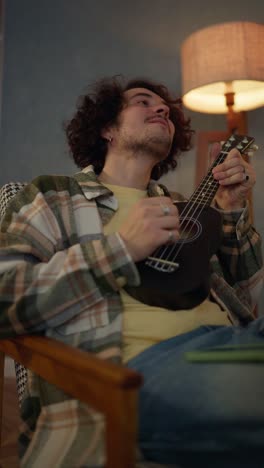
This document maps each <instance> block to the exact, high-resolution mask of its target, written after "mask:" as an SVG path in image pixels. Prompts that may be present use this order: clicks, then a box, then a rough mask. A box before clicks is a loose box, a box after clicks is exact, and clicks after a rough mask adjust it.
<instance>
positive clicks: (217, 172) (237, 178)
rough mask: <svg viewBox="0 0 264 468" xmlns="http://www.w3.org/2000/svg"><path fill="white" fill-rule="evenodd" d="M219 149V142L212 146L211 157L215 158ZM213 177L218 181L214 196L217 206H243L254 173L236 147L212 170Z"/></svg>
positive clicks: (235, 207) (236, 207) (232, 207)
mask: <svg viewBox="0 0 264 468" xmlns="http://www.w3.org/2000/svg"><path fill="white" fill-rule="evenodd" d="M220 151H221V145H220V143H215V144H214V145H213V146H212V150H211V158H212V159H215V158H216V157H217V155H218V154H219V152H220ZM212 173H213V176H214V179H215V180H217V181H218V182H219V189H218V191H217V194H216V196H215V199H216V202H217V204H218V205H219V208H222V209H223V210H226V211H232V210H237V209H241V208H244V206H245V202H246V199H247V197H248V195H249V192H250V190H251V189H252V187H253V186H254V184H255V182H256V173H255V171H254V169H253V167H252V165H251V164H249V163H247V162H246V161H245V160H244V159H243V158H242V156H241V154H240V153H239V151H238V150H237V149H236V148H233V149H232V150H231V151H230V152H229V153H228V155H227V157H226V159H225V161H224V162H223V163H221V164H219V165H217V166H216V167H214V169H213V170H212Z"/></svg>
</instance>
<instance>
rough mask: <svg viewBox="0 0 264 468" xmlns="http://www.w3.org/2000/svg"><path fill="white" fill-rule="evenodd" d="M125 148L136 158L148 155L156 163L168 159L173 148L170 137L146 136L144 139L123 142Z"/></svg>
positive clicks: (128, 139)
mask: <svg viewBox="0 0 264 468" xmlns="http://www.w3.org/2000/svg"><path fill="white" fill-rule="evenodd" d="M123 148H124V149H125V150H126V151H129V152H131V153H132V154H133V156H134V157H138V156H141V155H147V156H149V157H151V158H153V159H154V160H155V161H157V162H159V161H163V160H164V159H166V157H167V156H168V154H169V152H170V148H171V138H170V137H169V135H159V136H157V135H155V136H145V138H144V139H141V140H140V139H138V140H137V139H135V138H133V139H132V138H131V139H130V138H127V139H125V140H123Z"/></svg>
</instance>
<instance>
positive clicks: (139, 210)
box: [118, 197, 179, 262]
mask: <svg viewBox="0 0 264 468" xmlns="http://www.w3.org/2000/svg"><path fill="white" fill-rule="evenodd" d="M118 232H119V234H120V236H121V238H122V239H123V241H124V242H125V245H126V248H127V250H128V252H129V253H130V255H131V257H132V259H133V260H134V262H138V261H140V260H143V259H144V258H146V257H147V256H148V255H150V254H152V253H153V252H154V250H155V249H156V248H158V247H160V246H161V245H164V244H168V243H174V242H176V241H177V239H178V238H179V212H178V210H177V208H176V206H175V205H174V204H173V202H172V200H171V199H170V198H169V197H150V198H144V199H142V200H140V201H139V202H137V203H135V205H134V206H133V208H132V209H131V210H130V212H129V214H128V217H127V219H126V221H125V222H124V223H123V224H122V226H121V227H120V229H119V231H118Z"/></svg>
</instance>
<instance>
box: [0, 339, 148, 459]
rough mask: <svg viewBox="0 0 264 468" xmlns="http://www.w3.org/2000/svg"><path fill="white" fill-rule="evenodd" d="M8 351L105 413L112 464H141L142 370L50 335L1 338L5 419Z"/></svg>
mask: <svg viewBox="0 0 264 468" xmlns="http://www.w3.org/2000/svg"><path fill="white" fill-rule="evenodd" d="M5 356H10V357H11V358H12V359H14V360H15V361H17V362H19V363H21V364H22V365H23V366H25V367H26V368H29V369H31V370H32V371H34V372H36V373H37V374H38V375H40V376H41V377H43V378H44V379H45V380H47V381H48V382H50V383H51V384H54V385H56V386H57V387H59V388H60V389H62V390H64V391H65V392H66V393H68V394H70V395H72V396H73V397H74V398H78V399H79V400H81V401H83V402H85V403H88V404H89V405H91V406H92V407H94V408H95V409H97V410H98V411H100V412H102V413H103V414H104V415H105V418H106V455H107V462H106V467H107V468H124V467H126V468H132V467H134V466H135V463H136V462H135V447H136V434H137V393H138V392H137V390H138V388H139V386H140V385H141V383H142V376H141V375H140V374H138V373H136V372H134V371H133V370H130V369H127V368H126V367H122V366H118V365H115V364H112V363H110V362H106V361H103V360H101V359H99V358H96V357H95V356H94V355H92V354H89V353H87V352H84V351H81V350H79V349H75V348H72V347H70V346H68V345H65V344H64V343H61V342H58V341H55V340H53V339H50V338H46V337H38V336H23V337H19V338H14V339H7V340H6V339H5V340H0V424H1V422H2V401H3V383H4V359H5ZM0 427H2V424H1V426H0ZM144 466H145V465H144Z"/></svg>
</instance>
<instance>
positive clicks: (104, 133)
mask: <svg viewBox="0 0 264 468" xmlns="http://www.w3.org/2000/svg"><path fill="white" fill-rule="evenodd" d="M101 137H102V138H104V139H105V140H107V141H111V140H112V139H113V137H112V135H111V130H110V128H104V129H103V130H102V131H101Z"/></svg>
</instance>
